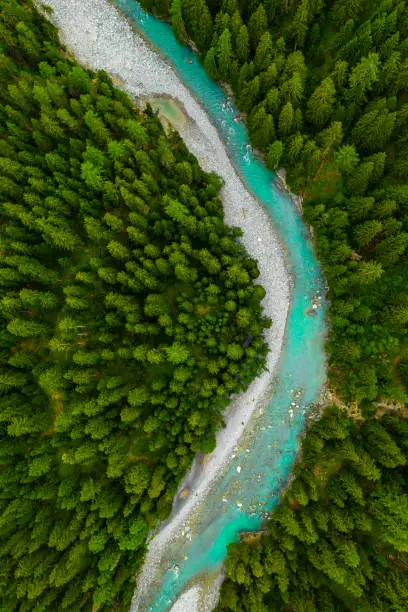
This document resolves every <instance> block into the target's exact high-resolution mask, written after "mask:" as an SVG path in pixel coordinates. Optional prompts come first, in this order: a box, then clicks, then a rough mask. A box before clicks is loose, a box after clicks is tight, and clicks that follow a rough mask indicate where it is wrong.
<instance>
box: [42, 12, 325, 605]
mask: <svg viewBox="0 0 408 612" xmlns="http://www.w3.org/2000/svg"><path fill="white" fill-rule="evenodd" d="M47 4H48V5H50V6H51V7H52V8H53V9H54V16H53V21H54V22H55V23H56V25H57V26H58V27H59V28H60V32H61V36H62V39H63V41H64V42H65V44H66V45H67V46H68V48H69V49H70V50H71V51H72V52H73V53H74V54H75V55H76V57H77V59H78V60H79V61H81V62H83V63H84V64H87V65H88V66H90V67H92V68H94V69H104V70H106V71H107V72H109V73H110V74H111V75H112V76H113V78H115V79H116V82H117V84H118V86H120V87H123V88H124V89H125V90H126V91H128V93H130V94H131V95H132V96H133V97H135V98H137V99H139V102H140V100H142V99H147V98H152V97H160V96H164V97H170V98H172V99H174V100H175V101H177V104H178V105H179V107H180V108H181V109H182V111H183V114H184V116H185V120H183V121H180V122H179V125H177V128H178V129H179V131H180V134H181V136H182V137H183V139H184V140H185V142H186V144H187V146H188V147H189V148H190V150H191V151H192V152H193V153H194V154H195V155H196V157H197V158H198V160H199V162H200V164H201V165H202V166H203V167H204V168H205V169H206V170H207V171H216V172H217V173H218V174H220V175H221V176H222V177H223V179H224V181H225V186H224V188H223V191H222V197H223V202H224V209H225V216H226V222H227V223H229V224H231V225H239V226H240V227H241V228H242V229H243V230H244V237H243V240H242V241H243V243H244V244H245V246H246V248H247V250H248V251H249V253H250V254H251V256H253V257H255V258H256V259H257V260H258V262H259V269H260V278H259V282H260V283H261V284H262V285H263V286H264V287H265V289H266V291H267V294H266V296H265V299H264V302H263V306H264V309H265V314H266V315H267V316H271V317H272V319H273V327H272V329H271V330H267V333H266V340H267V342H268V344H269V346H270V349H271V350H270V353H269V356H268V361H267V365H268V372H265V373H264V374H263V375H261V376H260V377H258V379H257V380H256V381H254V382H253V383H252V384H251V385H250V387H249V389H248V390H247V391H246V392H245V393H243V394H240V395H239V396H238V397H236V398H234V399H233V401H232V402H231V405H230V407H229V409H228V411H227V414H226V423H227V426H226V428H225V429H223V430H222V431H221V432H219V434H218V436H217V448H216V450H215V451H214V452H213V453H212V454H211V455H210V456H209V457H206V458H205V460H204V461H203V460H202V458H201V457H198V458H197V459H196V461H195V463H194V465H193V467H192V470H191V471H190V473H189V474H188V475H187V477H186V479H185V481H184V482H183V485H182V486H181V488H180V490H182V489H184V491H185V493H187V495H186V496H185V497H183V496H182V497H180V496H177V498H176V500H175V504H174V508H173V513H172V516H171V517H170V520H169V521H167V522H166V523H165V524H164V525H163V526H162V528H161V529H160V531H159V533H158V534H157V535H156V536H155V537H154V538H153V539H152V540H151V541H150V543H149V548H148V553H147V557H146V562H145V564H144V567H143V569H142V572H141V573H140V575H139V576H138V580H137V585H138V588H137V591H136V593H135V597H134V600H133V603H132V611H136V610H140V611H143V612H145V611H147V610H152V611H153V610H154V611H157V612H164V611H165V610H169V609H170V608H172V612H176V611H177V612H182V611H183V610H188V612H195V611H196V610H197V611H198V610H206V611H207V610H211V609H212V607H213V605H215V602H216V596H217V588H218V587H219V585H220V582H221V579H222V575H221V574H220V569H221V567H222V562H223V560H224V558H225V554H226V548H227V545H228V544H229V543H230V542H233V541H237V540H238V538H239V534H240V532H242V531H257V530H259V529H260V528H261V526H262V522H263V520H264V518H265V516H266V515H267V513H268V512H270V511H271V510H272V509H273V507H274V506H275V505H276V503H277V502H278V495H279V491H280V489H281V488H282V486H283V485H284V483H285V482H287V479H288V477H289V475H290V472H291V468H292V466H293V462H294V460H295V457H296V453H297V450H298V446H299V434H300V433H301V432H302V431H303V428H304V424H305V420H306V416H307V414H308V412H310V406H311V405H312V404H313V403H314V402H316V401H317V400H318V398H319V395H320V393H321V390H322V388H323V386H324V382H325V355H324V336H325V324H324V315H325V299H324V293H325V291H324V283H323V280H322V277H321V270H320V268H319V266H318V263H317V261H316V258H315V255H314V251H313V245H312V241H311V237H310V235H309V233H308V232H307V230H306V228H305V226H304V224H303V222H302V219H301V217H300V216H299V213H298V212H297V210H296V207H295V206H294V205H293V202H292V200H291V198H290V197H289V195H288V194H286V193H283V192H282V191H280V190H279V189H278V187H277V184H276V183H275V182H274V178H275V177H274V175H273V173H271V172H269V171H267V170H266V169H265V167H264V166H263V165H262V163H260V162H259V161H257V160H256V159H255V158H254V156H253V154H252V149H251V146H250V144H249V141H248V136H247V133H246V130H245V127H244V126H243V124H242V123H241V122H240V121H239V119H238V112H237V111H236V109H235V108H234V105H233V104H232V102H231V100H229V99H227V97H226V96H225V94H224V93H223V92H222V90H221V89H220V88H219V87H218V86H217V85H216V84H215V83H213V82H212V81H211V80H210V79H209V78H208V77H207V75H206V74H205V71H204V70H203V68H202V67H201V66H200V64H199V62H198V60H197V58H196V56H195V55H194V54H193V53H192V52H190V51H189V50H188V49H186V48H184V47H181V46H180V45H179V44H178V43H177V41H176V40H175V38H174V36H173V33H172V31H171V28H170V27H169V26H168V25H166V24H164V23H162V22H160V21H158V20H156V19H154V18H153V17H151V16H149V15H146V14H145V13H144V12H143V11H142V10H141V8H140V6H139V5H138V3H137V2H136V1H135V0H116V1H115V2H109V0H69V1H68V0H47ZM115 5H116V6H117V7H119V8H120V10H121V13H120V12H118V10H116V9H115ZM124 15H126V17H127V18H128V20H129V21H126V19H125V18H124ZM131 26H135V28H133V27H131ZM147 43H148V44H147ZM174 602H177V603H175V605H173V604H174ZM172 606H173V607H172Z"/></svg>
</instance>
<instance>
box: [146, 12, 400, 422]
mask: <svg viewBox="0 0 408 612" xmlns="http://www.w3.org/2000/svg"><path fill="white" fill-rule="evenodd" d="M141 4H142V5H143V6H144V7H145V8H146V9H148V10H153V11H154V12H155V13H156V14H158V15H159V16H161V17H164V18H166V19H169V20H171V23H172V26H173V29H174V32H175V35H176V36H177V38H178V39H179V40H180V41H182V42H183V41H184V42H186V43H187V42H189V41H190V40H192V41H193V42H194V46H195V47H196V48H198V50H199V53H200V58H201V60H202V62H203V64H204V66H205V68H206V70H207V72H208V74H209V75H210V76H211V77H212V78H214V79H216V80H219V81H220V82H223V83H228V84H229V86H230V87H231V88H232V90H233V92H234V97H235V102H236V104H237V106H238V108H239V110H240V111H241V112H242V113H243V115H244V116H245V118H246V123H247V127H248V131H249V135H250V138H251V140H252V143H253V146H254V147H255V148H256V149H257V150H259V151H260V152H262V154H263V155H264V156H265V162H266V164H267V166H268V167H269V168H271V169H272V170H276V169H277V168H279V167H284V168H285V169H286V173H287V181H288V184H289V186H290V188H291V189H292V191H294V192H296V193H299V194H300V195H301V196H302V198H303V209H304V218H305V221H306V222H307V223H309V224H311V225H312V226H313V228H314V232H315V235H316V238H315V240H316V248H317V253H318V257H319V259H320V261H321V263H322V266H323V269H324V273H325V276H326V279H327V281H328V285H329V295H328V297H329V301H330V313H329V317H330V339H329V343H328V347H327V348H328V352H329V355H330V365H331V368H330V377H331V384H332V385H333V387H335V388H336V390H337V391H338V393H339V394H340V395H341V396H342V397H343V398H344V399H346V400H348V401H358V402H360V403H361V406H362V407H363V408H364V410H365V411H367V413H370V411H371V412H372V401H373V400H375V399H377V398H378V397H379V396H381V397H382V398H384V399H385V400H393V401H396V402H405V401H406V398H407V394H406V391H405V386H406V385H407V384H408V377H407V370H408V352H407V351H408V345H407V342H406V332H407V324H408V295H407V290H406V287H407V284H408V275H407V265H406V264H407V255H406V253H407V247H408V212H407V211H408V104H407V95H406V92H407V88H408V3H406V2H405V1H404V0H402V1H401V0H383V1H380V2H372V1H371V0H335V1H332V0H264V2H261V1H260V0H173V1H172V2H171V6H170V2H168V0H142V2H141Z"/></svg>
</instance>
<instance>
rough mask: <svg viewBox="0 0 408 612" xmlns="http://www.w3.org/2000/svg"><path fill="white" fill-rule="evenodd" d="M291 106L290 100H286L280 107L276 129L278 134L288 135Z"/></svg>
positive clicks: (291, 117) (290, 123)
mask: <svg viewBox="0 0 408 612" xmlns="http://www.w3.org/2000/svg"><path fill="white" fill-rule="evenodd" d="M293 116H294V113H293V106H292V104H291V103H290V102H287V103H286V104H285V106H284V107H283V108H282V110H281V112H280V115H279V123H278V130H279V134H282V135H286V136H287V135H288V134H289V133H290V132H291V130H292V125H293Z"/></svg>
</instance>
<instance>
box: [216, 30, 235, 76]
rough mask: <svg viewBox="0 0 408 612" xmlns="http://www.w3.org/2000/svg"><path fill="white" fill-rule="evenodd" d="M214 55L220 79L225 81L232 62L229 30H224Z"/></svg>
mask: <svg viewBox="0 0 408 612" xmlns="http://www.w3.org/2000/svg"><path fill="white" fill-rule="evenodd" d="M216 55H217V63H218V74H219V76H220V79H221V80H223V81H227V80H228V77H229V74H230V70H231V62H232V46H231V33H230V31H229V30H224V32H223V33H222V34H221V36H220V39H219V41H218V45H217V52H216Z"/></svg>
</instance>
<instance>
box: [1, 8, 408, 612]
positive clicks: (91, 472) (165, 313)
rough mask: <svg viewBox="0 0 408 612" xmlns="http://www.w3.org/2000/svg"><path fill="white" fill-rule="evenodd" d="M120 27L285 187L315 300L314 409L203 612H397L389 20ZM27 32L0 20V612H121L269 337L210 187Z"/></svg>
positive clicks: (403, 257) (402, 369) (405, 542)
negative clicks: (156, 52) (314, 273)
mask: <svg viewBox="0 0 408 612" xmlns="http://www.w3.org/2000/svg"><path fill="white" fill-rule="evenodd" d="M140 4H141V6H142V8H143V9H144V10H146V11H148V12H150V13H152V14H153V15H155V16H156V17H158V18H159V19H161V20H164V21H167V22H169V23H170V24H171V27H172V29H173V32H174V35H175V36H176V38H177V40H178V41H179V42H180V43H182V44H183V45H186V46H190V47H191V48H193V49H194V50H195V51H196V52H197V54H198V57H199V59H200V62H201V63H202V64H203V66H204V68H205V70H206V72H207V74H208V75H209V77H211V79H213V80H214V81H216V82H218V83H220V84H221V86H222V87H224V88H227V90H228V91H229V92H230V94H231V95H233V99H234V102H235V104H236V106H237V108H238V109H239V111H240V113H241V115H242V118H243V119H244V121H245V123H246V126H247V129H248V133H249V137H250V140H251V143H252V145H253V149H254V150H255V151H257V155H258V156H259V157H260V158H262V160H263V162H264V164H265V165H266V167H267V168H268V169H270V170H272V171H277V170H279V169H282V168H284V169H285V173H286V182H287V185H288V187H289V188H290V190H291V191H292V192H293V193H295V194H298V195H300V197H301V201H302V207H303V213H302V214H303V219H304V222H305V224H306V225H307V226H308V227H311V228H312V235H313V240H314V244H315V249H316V254H317V257H318V260H319V262H320V264H321V266H322V270H323V273H324V277H325V279H326V282H327V287H328V288H327V299H328V305H329V307H328V314H327V327H328V334H327V341H326V351H327V361H328V365H327V368H328V385H327V386H328V393H327V397H328V399H327V402H326V404H327V405H326V406H324V407H323V408H322V410H321V412H322V414H321V416H320V418H319V419H313V420H312V421H311V422H310V423H309V424H308V426H307V430H306V433H305V435H304V437H303V439H302V445H301V452H300V454H299V458H298V460H297V462H296V465H295V467H294V470H293V475H292V477H291V479H290V482H289V483H287V484H286V486H285V488H284V490H282V493H281V496H280V500H279V503H278V504H277V505H276V507H275V509H274V510H273V512H272V513H271V515H270V516H269V518H268V519H267V520H266V521H265V525H264V529H263V531H262V532H260V533H258V534H255V535H253V536H249V537H248V536H243V537H242V538H241V539H240V541H239V542H237V543H233V544H231V545H230V546H229V547H228V555H227V558H226V561H225V575H226V577H225V580H224V582H223V585H222V587H221V593H220V598H219V602H218V605H217V608H216V610H217V611H219V612H225V611H232V612H275V611H276V612H280V611H282V612H313V611H318V612H347V611H349V612H405V611H406V610H408V473H407V463H408V412H407V410H406V403H407V401H408V390H407V389H408V336H407V332H408V97H407V95H408V93H407V92H408V2H406V0H379V1H378V2H373V1H372V0H263V1H261V0H141V1H140ZM48 17H49V18H50V19H51V18H52V15H51V10H48V9H47V7H45V8H44V7H43V8H42V9H41V10H40V9H39V4H37V3H35V2H33V1H32V0H0V362H1V363H0V611H1V612H58V611H63V610H72V611H73V612H79V611H81V610H83V611H87V612H88V611H89V612H106V611H108V610H114V611H117V612H124V611H127V610H129V608H130V605H131V599H132V596H133V593H134V591H135V588H136V582H135V575H136V574H137V572H138V571H139V570H140V568H141V567H142V565H143V561H144V556H145V552H146V542H147V538H148V534H149V533H150V532H151V530H154V529H155V528H157V527H158V526H159V525H160V523H161V522H162V521H164V520H166V519H167V518H168V516H169V515H170V512H171V509H172V504H173V499H174V497H175V495H176V493H177V491H178V490H179V486H180V483H181V481H182V479H183V477H184V476H185V475H186V473H187V472H188V471H189V469H190V467H191V465H192V462H193V460H194V457H195V456H196V454H197V453H199V452H201V453H202V454H204V455H206V454H210V453H212V452H213V451H214V449H215V446H216V433H217V431H218V430H220V429H221V428H222V427H223V426H224V424H225V423H224V418H223V415H224V411H225V409H226V407H227V406H228V404H229V402H230V400H231V398H232V396H234V397H235V396H236V395H237V394H239V393H240V392H241V391H244V390H246V389H247V388H248V386H249V385H250V383H251V382H252V381H253V380H254V379H255V378H256V377H257V376H259V375H260V374H262V373H263V372H265V368H266V366H265V364H266V357H267V354H268V350H269V348H268V344H267V343H266V341H265V338H264V332H265V330H267V329H268V328H270V327H271V325H273V324H274V323H273V321H272V320H271V319H270V318H269V317H268V316H266V315H265V313H264V311H263V307H262V304H261V302H262V300H263V298H264V297H265V292H266V291H267V290H268V288H267V287H263V286H262V285H261V284H260V283H259V280H257V279H258V277H259V269H258V265H257V262H256V261H255V259H254V258H253V257H251V255H250V253H249V252H247V250H246V249H245V248H244V246H243V244H242V242H241V241H240V238H241V237H242V231H241V229H239V228H237V227H232V226H229V225H228V224H227V223H226V222H225V218H224V208H223V201H222V187H223V181H222V179H221V178H220V177H219V176H217V175H216V174H214V173H209V172H205V171H204V170H203V169H202V167H201V166H200V164H199V162H198V161H197V159H196V157H195V156H194V155H193V154H192V153H191V152H190V151H189V149H188V148H187V146H186V144H185V143H184V141H183V140H182V138H181V137H180V135H179V134H178V132H177V131H176V130H174V129H172V128H165V127H164V126H163V124H162V122H161V121H160V120H159V118H158V116H157V113H156V112H155V111H154V110H153V109H152V107H151V106H150V105H149V104H147V105H146V107H145V109H144V110H140V109H138V107H137V106H136V105H135V103H134V101H133V100H132V98H131V97H130V96H129V95H128V94H127V93H125V92H124V91H123V90H122V89H121V88H120V87H119V86H118V85H117V84H116V82H115V83H114V82H113V80H112V78H111V77H110V76H109V75H108V74H107V72H105V71H103V70H98V71H93V70H91V69H90V68H88V67H86V66H85V65H81V64H80V63H79V62H78V61H77V60H76V59H75V57H74V55H73V54H72V53H71V52H70V51H69V49H68V48H67V47H65V46H64V44H62V42H60V37H59V34H58V30H57V28H56V26H55V25H53V24H52V22H51V20H50V19H49V18H48ZM146 612H147V611H146ZM163 612H164V611H163ZM191 612H195V611H194V610H191Z"/></svg>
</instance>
